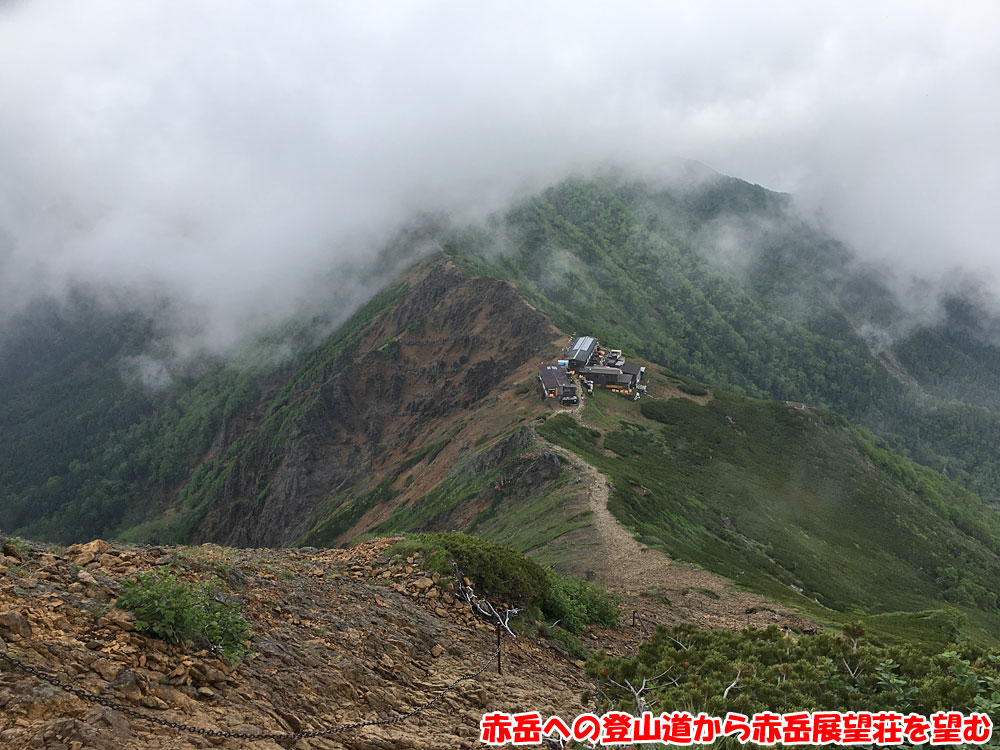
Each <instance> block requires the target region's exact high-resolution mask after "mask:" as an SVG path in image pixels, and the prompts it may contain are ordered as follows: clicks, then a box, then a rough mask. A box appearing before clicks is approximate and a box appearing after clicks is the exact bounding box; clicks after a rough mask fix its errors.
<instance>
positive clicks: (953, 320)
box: [446, 171, 1000, 502]
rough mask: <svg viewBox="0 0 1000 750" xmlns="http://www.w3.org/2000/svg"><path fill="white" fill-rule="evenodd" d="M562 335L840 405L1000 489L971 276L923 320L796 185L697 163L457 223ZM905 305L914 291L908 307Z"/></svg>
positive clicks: (574, 187)
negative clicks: (809, 215) (814, 214)
mask: <svg viewBox="0 0 1000 750" xmlns="http://www.w3.org/2000/svg"><path fill="white" fill-rule="evenodd" d="M446 248H447V250H448V252H449V253H450V254H451V256H452V257H453V258H454V259H455V260H456V262H458V263H459V264H460V265H461V266H462V267H463V268H464V269H466V270H467V271H468V272H470V273H477V274H488V275H495V276H498V277H501V278H506V279H509V280H511V281H514V282H515V283H516V284H517V285H518V289H519V290H520V291H521V292H522V294H524V295H525V297H526V298H527V299H528V300H529V301H531V302H532V303H533V304H534V305H536V306H537V307H538V308H539V309H541V310H543V311H544V312H546V313H548V314H549V315H550V316H551V317H552V318H553V320H554V321H555V323H556V324H557V325H558V326H560V327H561V328H563V329H564V330H567V331H571V332H572V331H578V332H588V333H594V334H596V335H598V336H599V337H600V338H602V339H605V340H610V341H615V342H618V343H619V344H621V345H623V346H624V347H625V348H626V349H628V350H631V351H633V352H635V353H638V354H641V355H642V356H645V357H647V358H649V359H651V360H654V361H656V362H660V363H663V364H665V365H666V366H668V367H670V368H671V369H673V370H676V371H678V372H682V373H686V374H690V375H693V376H694V377H696V378H699V379H701V380H704V381H706V382H708V383H711V384H715V385H719V386H724V387H726V388H729V389H731V390H733V391H736V392H740V393H745V394H747V395H751V396H757V397H767V398H776V399H782V400H796V401H804V402H807V403H809V404H812V405H816V406H822V407H825V408H831V409H834V410H836V411H838V412H840V413H842V414H844V415H845V416H847V417H848V418H849V419H851V420H853V421H856V422H860V423H861V424H864V425H866V426H867V427H869V428H870V429H872V430H874V431H875V432H876V433H878V434H880V435H882V436H883V437H885V438H886V439H887V440H889V442H890V443H891V445H892V446H893V447H894V448H895V449H896V450H898V451H900V452H902V453H904V454H905V455H908V456H911V457H913V458H914V459H915V460H917V461H919V462H920V463H924V464H926V465H928V466H931V467H933V468H935V469H938V470H940V471H943V472H944V473H946V474H947V475H948V476H949V477H951V478H953V479H955V480H956V481H958V482H960V483H961V484H963V485H965V486H966V487H969V488H970V489H972V490H974V491H976V492H978V493H980V494H981V495H982V496H983V497H984V498H985V499H987V500H988V501H991V502H993V501H996V500H997V498H998V497H1000V453H998V451H997V448H996V446H997V445H998V444H1000V401H998V399H1000V397H998V395H997V394H1000V367H998V365H1000V348H998V346H997V342H998V341H1000V324H998V320H997V318H996V316H995V315H993V314H991V312H990V311H989V307H988V303H987V301H986V300H985V299H983V298H982V297H981V296H979V295H978V294H977V293H976V291H975V290H974V289H968V290H966V291H965V293H964V294H961V295H959V294H958V293H955V294H952V295H950V296H949V295H943V296H942V297H941V299H940V300H927V301H926V304H928V305H930V306H931V307H933V306H935V305H937V303H938V302H940V308H941V311H940V314H939V315H937V316H931V317H928V318H927V321H928V322H927V323H926V324H920V322H919V321H920V320H921V318H919V317H915V316H914V315H913V311H912V309H911V307H912V306H907V305H903V304H901V303H900V302H899V301H897V299H896V297H895V295H894V294H893V292H892V291H890V286H889V284H888V282H887V281H886V280H885V278H884V276H883V273H882V272H881V271H879V270H878V269H876V268H874V267H870V266H866V265H864V264H862V263H860V262H859V261H858V260H857V259H856V258H855V257H854V256H853V255H852V254H851V252H850V251H849V250H848V249H847V248H846V247H844V246H843V245H842V244H841V243H839V242H838V241H837V240H836V239H835V238H833V237H831V236H830V235H828V234H826V233H824V232H823V231H821V230H819V229H817V228H816V227H815V226H813V225H811V224H809V223H807V222H805V221H803V220H802V219H800V218H798V216H797V214H796V213H795V211H794V209H793V207H792V204H791V201H790V199H789V197H788V196H785V195H781V194H777V193H772V192H770V191H767V190H765V189H764V188H762V187H760V186H758V185H750V184H748V183H746V182H743V181H741V180H737V179H734V178H729V177H723V176H720V175H714V174H707V173H706V172H704V171H698V172H697V174H696V175H695V176H694V177H693V178H691V179H687V180H681V181H677V180H674V181H668V182H664V183H662V184H655V183H650V182H636V181H628V180H624V179H620V178H616V179H606V180H603V181H595V180H571V181H568V182H565V183H562V184H560V185H558V186H556V187H553V188H551V189H549V190H547V191H545V192H544V193H542V194H540V195H537V196H534V197H532V198H529V199H527V200H525V201H523V202H522V203H521V204H519V205H518V206H516V207H514V208H513V209H512V210H510V211H509V212H508V213H506V214H505V215H503V216H498V217H495V218H494V219H493V220H492V221H491V222H488V223H486V224H485V225H483V226H477V227H474V228H469V229H466V230H462V231H456V232H454V233H453V234H452V236H451V238H450V239H449V241H448V242H447V243H446ZM913 304H916V303H915V302H914V303H913Z"/></svg>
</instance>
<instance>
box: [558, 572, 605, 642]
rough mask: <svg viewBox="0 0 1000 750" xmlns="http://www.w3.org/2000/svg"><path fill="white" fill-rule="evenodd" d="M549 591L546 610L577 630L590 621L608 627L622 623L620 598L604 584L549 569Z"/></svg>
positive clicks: (563, 625) (564, 625) (559, 621)
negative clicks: (619, 611) (592, 582)
mask: <svg viewBox="0 0 1000 750" xmlns="http://www.w3.org/2000/svg"><path fill="white" fill-rule="evenodd" d="M549 580H550V581H551V585H550V586H549V590H548V593H547V594H546V595H545V600H544V601H543V602H542V613H543V614H544V615H545V616H546V617H547V618H549V619H551V620H555V621H558V623H559V624H560V625H561V626H562V627H564V628H565V629H566V630H569V631H571V632H573V633H579V632H580V631H581V630H583V629H584V628H585V627H586V626H587V625H588V624H589V623H597V624H598V625H603V626H605V627H608V628H613V627H617V626H618V603H619V602H618V598H617V597H615V596H613V595H612V594H609V593H608V592H607V591H605V590H604V589H602V588H601V587H600V586H594V585H593V584H590V583H587V582H586V581H584V580H583V579H581V578H574V577H573V576H564V575H560V574H559V573H556V572H554V571H550V572H549Z"/></svg>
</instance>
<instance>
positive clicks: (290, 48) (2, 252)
mask: <svg viewBox="0 0 1000 750" xmlns="http://www.w3.org/2000/svg"><path fill="white" fill-rule="evenodd" d="M998 34H1000V6H997V5H996V4H995V3H991V2H978V3H977V2H968V3H962V4H958V5H954V4H945V3H914V2H905V3H904V2H890V3H884V4H878V5H873V6H871V7H866V6H862V4H858V3H851V4H844V3H809V4H802V3H792V2H770V3H763V4H760V3H758V4H753V5H748V4H745V3H736V2H733V3H698V4H690V3H689V4H681V3H676V4H675V3H670V4H652V3H624V4H623V3H616V4H613V5H608V4H598V3H577V2H563V3H546V4H531V3H503V4H495V5H494V6H492V7H487V6H485V5H483V4H468V3H457V2H454V3H449V2H428V3H421V4H414V5H409V6H400V5H399V4H393V3H364V4H344V3H325V2H319V1H318V0H317V1H313V0H303V1H302V2H296V3H291V4H289V3H279V2H256V3H244V2H236V1H235V0H218V1H217V2H212V3H194V2H188V1H186V0H170V2H167V1H166V0H146V1H145V2H141V3H136V2H129V1H127V0H93V1H92V2H89V3H85V4H81V3H70V4H67V3H60V2H56V0H32V1H31V2H24V1H22V2H8V3H6V4H3V5H0V50H3V65H0V102H2V106H0V316H8V315H10V314H11V313H12V312H15V311H17V310H20V309H23V305H24V304H25V303H26V302H27V301H28V300H30V299H31V298H32V297H34V296H36V295H38V294H41V293H48V294H53V295H56V296H59V295H61V294H63V293H64V292H65V291H66V290H67V289H69V288H70V287H72V286H73V285H75V284H81V283H82V284H85V285H87V286H90V287H92V288H94V289H97V290H100V291H101V292H102V294H103V295H104V296H105V297H106V298H107V299H114V300H119V301H123V302H124V303H127V304H133V303H136V302H142V303H144V302H145V301H148V300H150V299H154V298H158V297H160V296H167V297H169V298H170V299H172V300H174V301H175V302H176V303H177V307H178V308H179V309H182V310H184V311H185V315H186V317H185V318H184V319H182V320H180V321H177V322H176V326H177V327H178V330H182V331H184V333H185V336H184V340H185V341H186V342H187V343H188V348H189V349H190V350H192V351H194V350H198V349H201V348H208V349H210V350H216V351H225V350H227V349H228V348H229V347H231V346H232V345H233V344H234V343H237V342H238V341H240V340H241V338H242V337H243V336H245V335H246V334H247V333H248V332H250V331H255V330H261V329H262V328H263V327H265V326H268V325H272V324H274V323H276V322H279V321H281V320H282V319H284V318H286V317H287V316H289V315H292V314H293V313H295V312H296V311H297V310H299V309H301V308H302V307H303V306H307V305H309V304H310V302H311V301H312V300H315V299H317V298H319V297H323V298H327V299H329V298H340V299H343V300H344V304H345V306H350V305H353V304H357V303H359V302H360V301H361V298H363V296H364V293H365V292H366V290H367V289H366V287H365V286H364V285H363V284H361V283H360V282H359V281H358V280H357V279H359V278H361V277H362V276H364V273H363V272H364V271H365V270H366V268H367V265H368V263H369V262H370V259H371V258H372V257H373V252H374V250H375V249H376V248H378V247H379V246H380V245H381V244H382V243H384V242H385V241H386V240H387V238H389V237H391V236H392V234H393V233H394V232H395V231H397V230H398V229H399V228H400V227H402V226H404V225H405V224H406V223H407V222H408V221H409V220H410V219H411V218H412V217H413V216H414V214H416V213H419V212H428V211H433V212H445V213H448V214H451V215H453V216H456V217H458V218H474V217H477V216H482V215H485V214H486V213H488V212H489V211H491V210H496V209H498V208H501V207H503V206H504V205H505V204H506V203H507V202H508V201H510V200H511V199H512V198H514V197H516V196H518V195H523V194H526V193H527V192H528V191H530V190H533V189H537V188H539V187H543V186H545V185H547V184H550V183H552V182H554V181H556V180H558V179H561V178H563V177H565V176H567V175H569V174H572V173H586V172H588V171H590V170H593V169H597V168H601V167H603V166H605V165H608V164H621V165H626V166H630V167H632V168H634V169H638V170H641V171H642V172H643V173H646V174H655V173H656V172H657V171H658V170H659V169H660V168H661V167H663V166H664V165H667V164H669V163H670V160H671V159H673V158H676V157H681V158H687V159H695V160H699V161H701V162H703V163H704V164H706V165H708V166H710V167H711V168H713V169H716V170H718V171H720V172H723V173H726V174H731V175H735V176H738V177H741V178H743V179H747V180H750V181H752V182H757V183H760V184H762V185H764V186H765V187H768V188H771V189H775V190H781V191H787V192H792V193H795V194H796V195H797V196H798V198H799V200H800V203H801V205H802V206H803V207H804V209H805V210H806V211H807V212H808V213H810V214H816V215H817V216H820V217H821V220H822V221H824V222H825V223H826V224H827V225H828V226H829V227H830V228H831V229H832V230H833V231H834V232H836V233H837V234H838V235H840V236H841V237H843V238H844V239H845V240H847V241H849V242H850V243H852V244H853V245H854V246H855V247H856V248H857V249H858V251H859V252H860V253H861V254H862V255H863V256H864V257H866V258H869V259H874V260H878V261H887V262H890V263H893V264H895V265H896V266H897V267H898V268H900V269H901V275H902V276H903V277H905V276H906V275H908V274H910V273H915V274H921V275H925V276H930V277H932V278H934V279H950V278H952V277H953V276H954V275H955V274H956V273H958V274H966V275H972V276H973V277H977V278H980V279H984V280H985V283H987V285H992V286H993V287H994V288H998V287H997V284H998V281H997V280H998V279H1000V253H997V252H996V251H995V249H994V244H995V238H996V237H997V236H1000V226H998V225H1000V212H998V211H997V210H996V206H997V205H1000V141H998V139H997V138H996V133H997V132H1000V104H998V102H997V98H996V96H995V95H994V92H995V91H997V90H998V89H1000V45H998V44H997V39H998ZM0 319H2V318H0Z"/></svg>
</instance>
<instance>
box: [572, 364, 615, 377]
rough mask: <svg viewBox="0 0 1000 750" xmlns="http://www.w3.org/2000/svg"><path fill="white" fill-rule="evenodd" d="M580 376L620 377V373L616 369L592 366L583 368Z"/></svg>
mask: <svg viewBox="0 0 1000 750" xmlns="http://www.w3.org/2000/svg"><path fill="white" fill-rule="evenodd" d="M580 374H581V375H621V374H622V371H621V370H620V369H619V368H617V367H604V366H603V365H594V366H593V367H584V368H581V370H580Z"/></svg>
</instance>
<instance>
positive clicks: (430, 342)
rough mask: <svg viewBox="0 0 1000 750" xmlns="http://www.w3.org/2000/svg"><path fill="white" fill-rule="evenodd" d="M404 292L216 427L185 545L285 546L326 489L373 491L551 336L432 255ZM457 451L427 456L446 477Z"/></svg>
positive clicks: (501, 294)
mask: <svg viewBox="0 0 1000 750" xmlns="http://www.w3.org/2000/svg"><path fill="white" fill-rule="evenodd" d="M404 282H405V283H406V284H407V285H408V286H407V289H406V292H405V293H404V294H403V295H402V296H401V297H400V298H399V299H398V300H397V301H396V302H395V303H394V304H392V305H391V306H389V307H388V308H387V309H385V310H383V311H382V312H381V313H379V314H378V315H375V316H374V317H373V318H372V320H371V321H370V322H368V323H367V324H366V325H364V326H363V327H362V328H361V329H360V330H359V331H358V332H357V334H356V335H355V336H353V337H352V340H351V341H349V342H348V343H347V345H345V346H343V347H340V348H338V349H337V350H336V351H335V352H332V353H331V355H330V356H329V358H328V359H327V360H325V361H322V360H321V361H319V362H316V361H315V358H314V359H313V360H312V361H311V362H310V363H308V364H307V365H305V366H304V367H303V368H302V370H300V371H299V372H298V373H296V374H295V375H294V376H293V377H292V379H291V382H293V383H294V386H293V388H291V393H290V394H289V393H279V394H278V395H275V396H270V397H268V398H267V399H263V400H262V401H261V403H260V404H258V406H257V408H256V416H255V417H248V415H245V414H244V415H239V416H237V417H234V419H233V420H231V422H230V423H228V424H227V425H226V426H224V428H223V430H222V433H221V435H220V438H221V439H224V440H225V441H226V444H225V445H220V446H219V449H218V450H217V451H216V461H217V464H218V467H217V468H218V471H217V472H216V473H215V474H212V475H211V476H213V477H215V478H216V483H217V485H218V488H217V489H216V491H214V492H211V493H208V496H207V497H206V499H205V502H206V503H208V504H209V506H210V507H209V509H208V511H207V512H206V513H205V514H204V515H203V517H202V518H201V520H200V523H199V525H198V526H197V529H196V530H195V532H194V534H193V536H194V539H195V540H196V541H213V542H218V543H222V544H231V545H242V546H279V545H284V544H287V543H288V542H290V541H292V540H294V539H296V538H297V537H299V536H300V535H301V534H302V533H303V532H305V531H306V530H307V529H308V528H309V524H310V522H311V521H310V519H313V521H314V520H315V516H316V512H317V508H318V506H319V505H320V504H321V503H325V504H326V505H325V506H324V507H327V506H328V507H329V509H331V510H333V509H335V508H336V507H337V504H338V501H337V498H338V494H339V493H341V492H343V491H345V490H347V489H348V488H352V487H355V486H357V485H358V484H359V483H365V484H369V483H371V482H372V481H377V480H378V479H379V477H380V473H381V472H384V471H388V470H389V469H390V465H391V464H392V463H393V462H399V461H405V460H406V458H407V457H408V456H409V457H412V456H414V455H416V454H418V453H419V451H420V450H421V448H426V442H427V441H429V440H431V439H435V438H438V439H440V437H439V436H440V435H441V434H442V433H443V432H444V431H445V428H447V427H449V426H450V425H453V424H456V423H467V422H468V421H469V420H470V419H471V418H472V414H473V413H474V412H476V411H477V409H478V408H479V407H482V406H483V405H484V404H485V403H486V402H487V401H489V400H490V398H496V391H497V389H498V388H499V387H500V386H501V385H502V384H505V382H506V381H509V379H510V378H511V377H512V376H513V375H514V374H515V373H518V372H519V371H522V372H520V374H519V375H518V377H522V378H523V377H524V375H523V372H524V371H525V369H524V368H525V367H528V368H531V367H534V366H535V364H536V363H537V361H538V360H539V359H540V357H541V356H542V353H543V352H545V354H546V355H550V353H551V352H552V350H553V347H554V345H555V344H554V342H557V341H558V339H559V334H558V332H557V331H556V330H555V329H554V328H553V327H552V325H551V323H550V322H549V321H548V319H547V318H546V317H545V316H544V315H542V314H541V313H539V312H537V311H536V310H534V309H533V308H532V307H530V306H529V305H528V304H526V303H525V302H524V301H523V300H522V299H521V297H520V296H519V295H518V294H517V292H516V291H515V289H514V288H513V287H512V286H511V285H509V284H507V283H506V282H503V281H499V280H496V279H490V278H467V277H466V276H464V275H463V274H462V273H461V272H460V271H459V270H458V269H457V268H456V267H455V266H454V265H453V264H451V263H450V261H448V260H446V259H445V258H443V257H437V258H433V259H431V260H429V261H426V262H425V263H423V264H421V266H419V267H418V268H416V269H414V270H413V271H412V272H411V273H410V274H409V275H408V276H407V277H406V278H405V279H404ZM321 349H322V347H321ZM304 372H305V375H306V376H305V377H303V373H304ZM285 390H288V389H287V388H286V389H285ZM488 397H490V398H488ZM237 423H238V424H239V427H240V428H242V430H240V429H234V425H235V424H237ZM471 451H472V446H468V445H466V446H451V447H450V448H449V450H447V451H444V452H443V455H439V453H440V451H435V452H434V456H433V457H432V459H431V460H433V461H435V462H436V463H437V462H440V463H438V464H437V466H436V467H435V470H436V471H439V472H440V471H444V472H446V471H447V469H448V468H449V467H450V466H453V465H454V464H455V463H456V462H457V461H458V460H459V459H460V458H461V457H462V456H463V455H464V454H467V453H469V452H471ZM424 463H429V462H428V461H426V459H425V460H424ZM415 466H416V470H419V469H420V468H421V466H420V462H419V461H418V462H416V463H415ZM220 477H221V478H220ZM196 480H197V474H196V475H195V478H194V479H192V481H196ZM206 481H207V480H206ZM411 481H412V480H411ZM189 494H191V493H190V492H189ZM411 494H412V493H411ZM402 499H405V498H402ZM383 510H384V509H383Z"/></svg>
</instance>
